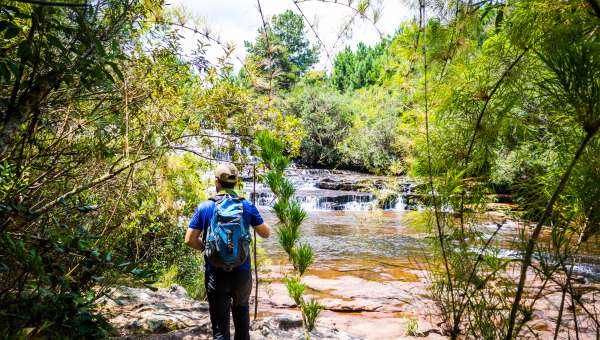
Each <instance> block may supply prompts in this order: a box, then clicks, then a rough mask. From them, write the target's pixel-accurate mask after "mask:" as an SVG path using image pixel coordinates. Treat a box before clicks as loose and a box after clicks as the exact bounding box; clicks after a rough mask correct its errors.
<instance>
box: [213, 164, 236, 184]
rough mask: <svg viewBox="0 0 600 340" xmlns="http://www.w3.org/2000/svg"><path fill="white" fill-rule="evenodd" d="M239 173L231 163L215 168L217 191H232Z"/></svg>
mask: <svg viewBox="0 0 600 340" xmlns="http://www.w3.org/2000/svg"><path fill="white" fill-rule="evenodd" d="M238 177H239V171H238V169H237V168H236V167H235V165H233V163H220V164H219V165H217V167H216V168H215V179H216V180H215V186H216V187H217V191H220V190H223V189H233V188H234V187H235V184H236V183H237V181H238V179H239V178H238Z"/></svg>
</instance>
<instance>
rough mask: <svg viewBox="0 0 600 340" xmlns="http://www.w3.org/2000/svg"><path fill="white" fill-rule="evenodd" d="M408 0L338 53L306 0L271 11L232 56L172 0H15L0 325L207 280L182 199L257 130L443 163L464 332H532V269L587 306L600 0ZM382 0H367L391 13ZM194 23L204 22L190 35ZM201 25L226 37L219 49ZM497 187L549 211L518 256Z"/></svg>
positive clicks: (17, 330) (3, 91)
mask: <svg viewBox="0 0 600 340" xmlns="http://www.w3.org/2000/svg"><path fill="white" fill-rule="evenodd" d="M414 2H415V5H417V6H416V7H417V8H418V9H419V15H418V16H417V18H416V19H415V20H413V21H409V22H404V23H398V25H399V27H398V30H397V31H396V33H395V34H394V35H393V36H388V37H384V38H382V40H381V42H380V43H378V44H376V45H375V46H373V47H368V46H366V45H363V44H361V45H359V46H357V47H356V48H355V49H352V48H347V49H344V50H343V51H342V52H340V53H339V54H337V55H336V56H334V57H333V59H334V60H333V63H332V64H333V65H332V70H331V72H329V73H325V72H322V71H318V70H314V68H313V66H314V65H315V64H316V62H317V61H318V58H319V52H318V51H319V49H318V47H317V46H315V45H313V44H311V43H310V41H309V39H308V33H309V31H308V29H307V26H306V23H307V22H309V21H307V18H305V17H303V16H301V15H298V14H294V12H292V11H287V12H284V13H282V14H280V15H276V16H274V17H273V18H266V17H264V16H263V14H262V12H260V13H258V14H257V15H260V16H261V17H262V22H263V25H262V27H261V29H259V31H258V32H257V38H256V40H255V41H254V42H247V43H246V46H245V47H246V49H247V52H248V56H247V58H246V59H245V60H243V67H242V68H241V70H240V71H239V72H237V71H236V70H235V69H234V67H233V65H232V62H231V58H233V57H234V56H235V51H234V50H233V49H232V48H231V47H230V46H227V45H225V44H224V43H222V42H221V41H220V40H219V39H217V38H216V37H214V36H213V35H212V34H211V32H210V30H206V29H204V28H202V27H200V26H199V25H197V24H195V23H194V22H193V20H191V19H190V18H187V17H186V16H185V15H184V14H182V13H183V11H177V10H173V11H166V10H164V8H163V7H164V3H163V2H162V1H159V0H129V1H125V0H122V1H116V0H115V1H113V0H104V1H103V0H101V1H97V2H93V5H89V4H82V5H68V6H65V5H63V6H56V5H40V4H35V2H32V3H29V1H5V2H3V4H2V7H0V50H2V54H0V111H1V112H2V116H1V122H0V128H1V130H0V188H1V190H0V214H1V218H0V336H1V337H7V336H26V335H30V336H48V337H52V336H58V335H61V334H63V335H64V334H68V335H71V336H78V337H83V336H86V337H88V336H89V337H93V336H95V337H101V336H106V335H107V334H109V332H110V331H111V330H110V326H109V325H107V324H106V322H105V321H104V319H103V318H102V317H101V316H100V315H99V314H98V313H97V308H96V306H95V304H94V302H95V301H97V299H98V298H99V297H101V296H102V295H103V294H104V292H105V291H106V289H108V287H110V286H111V285H114V284H115V283H127V284H137V285H142V284H146V285H150V284H154V283H155V281H156V280H158V281H159V284H167V283H169V282H179V283H181V284H183V285H184V286H185V287H186V289H188V291H189V292H190V293H192V295H193V296H195V297H198V298H202V296H203V290H202V287H203V286H202V277H201V274H199V272H201V271H197V270H195V269H196V268H198V267H199V266H200V265H201V261H202V260H201V258H200V257H199V256H198V255H197V254H194V253H193V252H191V251H190V250H188V249H185V248H184V247H183V246H182V244H181V239H182V235H183V232H184V221H182V220H181V219H180V217H181V216H189V215H190V213H191V212H192V211H193V209H194V207H195V205H196V204H197V203H198V201H200V200H201V199H202V198H205V195H206V194H205V193H204V192H205V189H206V188H207V187H208V186H209V185H210V183H209V182H206V183H205V182H202V181H201V180H200V179H199V178H200V177H199V174H200V173H201V172H203V171H206V170H207V169H209V168H210V165H211V159H213V158H218V157H219V156H220V155H223V154H228V155H229V156H230V157H232V159H233V160H243V159H244V157H245V155H244V154H243V153H240V152H239V151H240V150H241V147H250V148H253V147H254V146H253V143H252V139H253V136H254V135H255V133H256V132H257V131H261V130H271V131H273V134H274V136H276V137H277V138H279V140H280V141H281V142H282V143H283V145H284V146H285V149H286V156H287V157H290V158H293V159H295V160H297V161H298V162H301V163H305V164H310V165H311V166H320V167H332V168H333V167H339V168H352V169H358V170H361V171H367V172H372V173H384V174H409V175H412V176H415V177H417V178H420V179H422V182H423V183H427V186H425V187H424V189H423V192H422V195H423V197H424V199H425V200H426V203H427V204H428V205H429V206H430V207H431V211H432V219H431V221H432V233H433V234H435V236H436V239H435V240H436V241H435V242H433V246H434V247H435V249H436V250H437V252H436V257H435V258H434V259H432V263H434V265H433V268H432V270H433V273H434V285H433V287H434V290H433V291H434V295H435V296H436V298H437V300H438V301H439V303H440V306H439V308H440V310H441V311H442V312H443V315H444V321H445V330H444V331H445V332H446V333H447V334H448V335H450V336H451V337H453V338H455V337H458V336H459V335H461V334H468V335H470V336H473V337H476V338H480V337H486V338H498V337H505V338H514V337H516V336H517V335H518V334H520V333H519V332H526V331H527V330H526V328H523V325H524V323H525V322H527V321H528V320H529V318H530V317H531V310H532V308H533V305H534V303H535V299H533V300H532V299H530V298H528V299H527V304H525V303H521V302H522V300H521V299H522V296H523V289H524V288H523V287H524V286H525V284H526V282H528V281H527V280H530V279H531V273H532V271H531V269H533V273H534V274H535V276H536V279H537V280H540V281H542V282H544V283H546V282H554V283H555V284H557V285H558V286H559V287H560V289H561V290H562V291H563V301H564V300H565V299H570V300H571V301H573V304H574V305H576V306H581V303H580V301H581V300H580V299H581V295H580V294H578V293H577V292H576V291H575V290H574V289H573V283H572V279H571V276H572V263H573V258H574V256H576V254H577V253H578V251H579V250H580V248H581V247H582V246H583V245H585V243H586V242H594V240H595V235H596V233H597V232H598V230H600V228H599V226H600V206H599V204H600V203H599V202H600V185H599V183H600V157H598V155H599V154H600V141H599V140H598V137H597V132H598V129H599V128H600V104H599V103H600V41H598V39H599V37H600V35H599V34H598V30H599V29H600V4H599V3H598V1H597V0H573V1H569V2H565V1H552V2H549V1H545V0H519V1H516V0H515V1H493V0H488V1H479V2H476V3H473V2H472V1H462V0H460V1H459V0H449V1H431V2H429V1H425V0H419V1H414ZM259 4H260V2H259ZM334 5H335V4H332V6H334ZM349 6H352V3H351V2H350V3H349ZM374 6H375V5H374V4H371V3H370V2H369V1H359V2H358V4H356V7H355V9H356V11H357V13H360V15H361V16H363V17H365V18H367V19H369V20H370V21H372V22H373V23H376V21H377V20H376V19H377V13H378V12H377V11H376V10H375V9H374V8H373V7H374ZM180 30H188V31H191V32H193V33H194V34H195V35H196V36H197V37H198V39H199V41H200V42H199V44H198V46H197V48H196V50H195V51H194V52H193V53H192V55H191V56H190V55H185V54H184V52H183V49H182V47H181V42H180V41H179V31H180ZM204 44H217V45H219V44H220V45H222V47H223V50H224V51H225V54H226V55H225V57H224V58H222V59H219V60H218V61H216V62H215V61H212V60H207V58H206V50H205V45H204ZM198 156H199V157H198ZM497 193H504V194H510V195H511V197H512V199H513V201H514V202H516V203H518V204H519V206H520V207H521V209H522V214H521V217H522V218H524V219H527V220H529V221H533V222H534V223H535V225H534V227H533V228H531V230H527V231H526V232H524V237H523V240H522V244H520V245H519V247H521V249H522V254H523V257H522V259H521V260H519V261H518V263H513V262H514V261H511V260H500V259H498V258H496V257H493V256H482V255H481V254H484V253H485V254H487V253H488V252H487V250H490V249H492V250H493V246H494V243H495V242H494V240H493V239H489V240H488V239H484V238H482V236H481V233H479V232H478V231H477V230H476V226H477V213H478V212H480V211H481V210H483V209H485V204H486V203H488V202H490V201H493V200H494V196H493V194H497ZM450 210H451V211H453V212H454V214H446V213H442V212H441V211H450ZM546 225H551V226H552V227H551V229H550V233H551V235H552V242H551V244H550V245H549V246H548V245H546V247H550V248H549V249H542V247H541V246H540V245H539V244H538V240H539V235H540V231H541V229H542V227H543V226H546ZM467 239H468V240H475V241H474V242H475V244H476V245H477V244H479V243H480V246H481V248H480V249H479V251H473V248H472V246H473V243H472V242H470V243H469V244H467V242H466V240H467ZM542 253H543V254H544V255H547V254H550V255H549V256H550V257H551V258H550V260H548V261H543V260H539V259H544V258H546V257H544V256H541V255H540V254H542ZM534 258H535V259H538V260H537V261H533V259H534ZM506 268H517V269H518V270H520V273H519V275H518V280H517V282H518V285H516V286H515V285H514V284H513V285H511V284H506V283H507V282H506V281H507V280H506V276H505V275H504V273H505V270H504V269H506ZM569 268H571V269H569ZM528 275H529V277H530V278H529V279H527V276H528ZM513 281H514V280H513ZM499 283H502V284H501V285H500V284H499ZM499 286H500V287H502V289H500V290H499V289H497V287H499ZM507 297H511V298H507ZM512 297H514V299H513V298H512ZM565 309H566V307H565ZM24 310H27V311H28V312H27V313H23V312H22V311H24ZM582 313H584V314H586V317H591V318H593V320H595V321H596V320H598V316H597V315H595V314H594V312H593V311H592V312H590V311H588V310H584V312H582ZM575 314H577V312H575ZM560 315H562V308H561V314H560ZM557 324H560V322H558V323H557ZM595 324H596V325H598V321H596V323H595ZM559 328H560V327H557V330H556V331H557V332H558V331H559Z"/></svg>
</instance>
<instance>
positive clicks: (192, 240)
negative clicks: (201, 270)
mask: <svg viewBox="0 0 600 340" xmlns="http://www.w3.org/2000/svg"><path fill="white" fill-rule="evenodd" d="M201 236H202V232H201V231H200V230H198V229H192V228H188V230H187V231H186V233H185V244H187V245H188V246H190V247H192V248H194V249H196V250H200V251H202V250H204V242H202V239H201Z"/></svg>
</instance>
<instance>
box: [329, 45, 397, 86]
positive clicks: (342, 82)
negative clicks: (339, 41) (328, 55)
mask: <svg viewBox="0 0 600 340" xmlns="http://www.w3.org/2000/svg"><path fill="white" fill-rule="evenodd" d="M389 43H390V41H389V40H388V39H383V40H381V41H380V42H379V43H377V45H375V46H374V47H368V46H367V45H365V44H364V43H362V42H361V43H359V44H358V46H357V47H356V52H352V50H351V49H350V47H346V48H345V49H344V50H343V51H341V52H340V53H338V54H337V55H336V56H335V61H334V65H333V71H332V75H331V83H332V84H333V85H334V86H335V87H336V88H337V89H338V90H339V91H341V92H344V91H350V90H356V89H360V88H362V87H365V86H369V85H374V84H375V83H376V82H377V81H378V80H379V78H380V77H381V61H380V57H381V56H383V55H384V53H385V52H386V50H387V47H388V45H389Z"/></svg>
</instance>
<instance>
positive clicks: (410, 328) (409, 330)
mask: <svg viewBox="0 0 600 340" xmlns="http://www.w3.org/2000/svg"><path fill="white" fill-rule="evenodd" d="M406 335H408V336H419V324H418V323H417V320H415V319H410V320H408V323H407V324H406Z"/></svg>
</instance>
